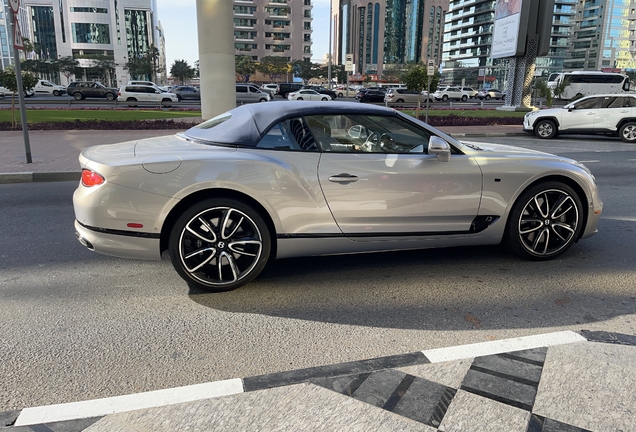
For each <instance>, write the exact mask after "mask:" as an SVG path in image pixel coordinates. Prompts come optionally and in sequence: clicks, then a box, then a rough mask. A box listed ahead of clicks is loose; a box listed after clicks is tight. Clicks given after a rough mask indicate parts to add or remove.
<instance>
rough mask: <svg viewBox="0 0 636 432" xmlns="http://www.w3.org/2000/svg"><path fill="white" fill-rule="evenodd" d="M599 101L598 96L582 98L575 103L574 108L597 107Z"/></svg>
mask: <svg viewBox="0 0 636 432" xmlns="http://www.w3.org/2000/svg"><path fill="white" fill-rule="evenodd" d="M597 101H598V98H595V97H592V98H589V99H584V100H581V101H579V102H575V103H574V108H576V109H577V110H581V109H593V108H596V102H597Z"/></svg>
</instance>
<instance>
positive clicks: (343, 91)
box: [335, 86, 359, 98]
mask: <svg viewBox="0 0 636 432" xmlns="http://www.w3.org/2000/svg"><path fill="white" fill-rule="evenodd" d="M358 91H359V90H358V89H355V88H353V87H348V88H347V86H338V87H336V90H335V92H336V94H337V95H338V97H339V98H342V97H355V96H356V95H357V94H358Z"/></svg>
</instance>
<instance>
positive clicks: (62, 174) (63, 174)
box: [0, 171, 82, 184]
mask: <svg viewBox="0 0 636 432" xmlns="http://www.w3.org/2000/svg"><path fill="white" fill-rule="evenodd" d="M81 176H82V173H81V172H80V171H59V172H17V173H0V184H8V183H39V182H61V181H79V180H80V178H81Z"/></svg>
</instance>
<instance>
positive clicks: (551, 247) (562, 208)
mask: <svg viewBox="0 0 636 432" xmlns="http://www.w3.org/2000/svg"><path fill="white" fill-rule="evenodd" d="M582 229H583V205H582V204H581V198H580V197H579V196H578V195H577V193H576V192H575V191H574V190H573V189H572V188H571V187H570V186H568V185H566V184H564V183H560V182H545V183H540V184H538V185H535V186H533V187H531V188H530V189H528V190H527V191H525V192H524V193H523V194H521V196H520V197H519V198H518V199H517V202H516V203H515V205H514V207H513V208H512V211H511V212H510V216H509V217H508V223H507V224H506V233H505V235H504V237H505V242H506V244H507V246H508V248H509V249H510V250H511V251H512V252H514V253H515V254H516V255H518V256H520V257H522V258H525V259H529V260H532V261H545V260H549V259H552V258H556V257H557V256H559V255H561V254H562V253H564V252H565V251H566V250H568V248H569V247H570V246H572V244H573V243H575V242H576V241H577V239H578V238H579V236H580V234H581V230H582Z"/></svg>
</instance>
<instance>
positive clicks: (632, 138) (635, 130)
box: [618, 122, 636, 143]
mask: <svg viewBox="0 0 636 432" xmlns="http://www.w3.org/2000/svg"><path fill="white" fill-rule="evenodd" d="M618 135H619V136H620V137H621V140H622V141H624V142H628V143H633V142H636V123H635V122H627V123H625V124H624V125H623V126H621V127H620V129H619V130H618Z"/></svg>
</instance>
